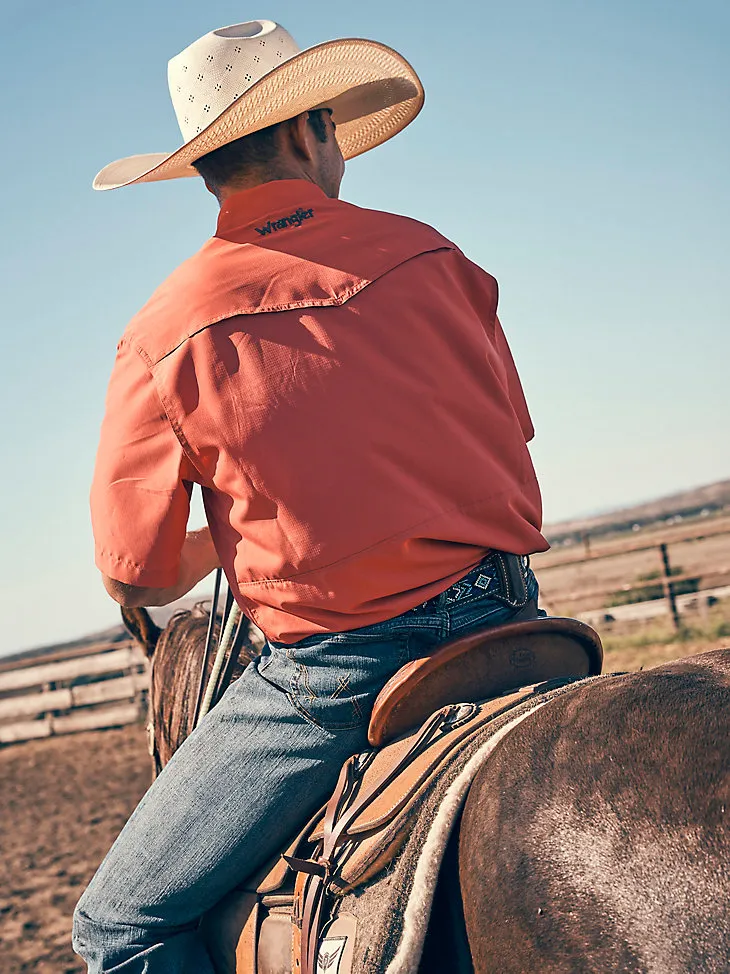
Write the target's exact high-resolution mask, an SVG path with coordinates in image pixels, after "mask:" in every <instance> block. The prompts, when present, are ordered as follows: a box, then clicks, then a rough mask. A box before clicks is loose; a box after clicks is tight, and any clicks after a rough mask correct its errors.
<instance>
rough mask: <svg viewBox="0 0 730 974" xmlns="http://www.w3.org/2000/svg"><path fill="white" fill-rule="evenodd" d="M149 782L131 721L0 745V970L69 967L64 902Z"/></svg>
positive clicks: (48, 973) (55, 972)
mask: <svg viewBox="0 0 730 974" xmlns="http://www.w3.org/2000/svg"><path fill="white" fill-rule="evenodd" d="M149 781H150V766H149V758H148V756H147V747H146V738H145V732H144V729H143V728H142V727H139V726H131V727H126V728H124V729H122V730H108V731H95V732H92V733H87V734H76V735H70V736H68V737H57V738H50V739H47V740H40V741H30V742H29V743H27V744H16V745H13V746H11V747H7V748H4V749H2V750H0V782H1V783H2V787H0V862H2V880H1V881H0V957H1V958H2V960H1V961H0V970H2V972H3V974H20V972H24V974H25V972H27V971H33V972H37V974H76V972H82V971H85V969H86V965H85V964H84V963H83V962H82V961H81V960H80V958H78V957H77V956H76V955H75V954H74V953H73V951H72V950H71V943H70V930H71V916H72V914H73V909H74V906H75V905H76V901H77V900H78V898H79V896H80V895H81V892H82V891H83V889H84V886H85V885H86V883H87V882H88V881H89V879H90V878H91V876H92V875H93V873H94V870H95V869H96V867H97V866H98V865H99V863H100V862H101V860H102V859H103V857H104V855H105V853H106V851H107V849H108V848H109V846H110V845H111V843H112V841H113V840H114V838H115V837H116V835H117V834H118V832H119V831H120V829H121V828H122V826H123V825H124V823H125V821H126V820H127V818H128V816H129V814H130V813H131V811H132V809H133V808H134V807H135V805H136V804H137V802H138V801H139V799H140V797H141V796H142V794H143V793H144V791H145V789H146V788H147V785H148V784H149Z"/></svg>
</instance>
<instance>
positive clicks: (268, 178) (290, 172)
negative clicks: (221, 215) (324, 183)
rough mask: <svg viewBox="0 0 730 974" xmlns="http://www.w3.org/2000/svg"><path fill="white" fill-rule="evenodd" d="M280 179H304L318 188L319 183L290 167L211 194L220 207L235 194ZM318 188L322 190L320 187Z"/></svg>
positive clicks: (307, 174)
mask: <svg viewBox="0 0 730 974" xmlns="http://www.w3.org/2000/svg"><path fill="white" fill-rule="evenodd" d="M282 179H304V180H306V181H307V182H309V183H313V184H314V185H315V186H319V183H318V182H317V180H316V179H314V177H313V176H312V175H311V173H307V172H303V171H302V170H295V169H294V168H293V167H292V169H281V170H270V171H267V172H266V174H263V175H262V174H259V175H256V176H254V175H251V176H245V177H242V178H241V179H237V180H235V182H231V183H227V184H226V185H225V186H221V187H219V188H217V189H216V190H211V192H213V194H214V196H215V197H216V199H217V200H218V203H219V205H220V206H222V205H223V204H224V203H225V201H226V200H227V199H228V198H229V197H230V196H234V195H235V194H236V193H241V192H243V191H244V190H246V189H255V188H256V186H263V185H264V184H265V183H273V182H276V181H278V180H282ZM319 188H320V189H323V187H321V186H319Z"/></svg>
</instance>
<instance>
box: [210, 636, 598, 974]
mask: <svg viewBox="0 0 730 974" xmlns="http://www.w3.org/2000/svg"><path fill="white" fill-rule="evenodd" d="M602 661H603V651H602V648H601V642H600V639H599V637H598V635H597V633H595V632H594V631H593V630H592V629H591V628H590V627H589V626H587V625H584V624H583V623H581V622H578V621H576V620H574V619H562V618H538V619H532V620H530V621H527V622H516V623H511V624H508V625H506V626H500V627H496V628H492V629H487V630H482V631H478V632H475V633H472V634H470V635H468V636H464V637H462V638H460V639H455V640H452V641H451V642H449V643H445V644H444V645H443V646H441V647H439V648H438V649H437V650H436V651H435V652H433V653H432V654H431V655H430V656H428V657H426V658H424V659H419V660H415V661H414V662H412V663H409V664H408V665H407V666H405V667H403V668H402V669H401V670H400V671H399V672H398V673H396V674H395V676H394V677H393V678H392V679H391V680H390V681H389V682H388V683H387V684H386V685H385V687H384V688H383V690H382V691H381V693H380V694H379V696H378V698H377V700H376V703H375V706H374V709H373V713H372V717H371V720H370V725H369V733H368V737H369V741H370V744H371V745H372V748H373V749H372V750H370V751H366V752H365V753H364V754H361V755H356V756H354V757H352V758H349V759H348V761H347V762H345V765H344V766H343V768H342V772H341V774H340V780H339V781H338V784H337V787H336V789H335V792H334V793H333V796H332V798H331V799H330V801H329V802H328V804H327V806H326V807H325V808H324V809H322V810H321V811H320V812H319V813H318V814H317V815H316V816H315V817H314V818H313V819H312V820H311V821H310V822H308V823H307V824H306V826H305V827H304V828H303V829H302V831H301V832H300V833H299V835H298V836H297V837H296V838H295V840H294V841H293V842H292V843H291V844H290V846H289V848H287V849H286V850H285V851H284V853H283V854H281V855H278V856H277V857H276V858H275V859H274V860H273V861H271V862H269V863H268V864H267V866H266V867H265V868H264V869H262V870H261V871H260V872H259V873H258V874H257V875H255V876H251V877H249V878H248V879H247V881H246V882H244V883H242V884H241V886H240V887H239V888H238V890H237V891H234V893H233V894H230V895H229V897H227V899H226V900H224V901H223V902H222V903H221V904H220V905H219V907H217V908H216V911H215V913H214V914H212V915H209V916H208V917H207V918H205V919H204V922H203V928H202V930H203V935H204V936H205V938H206V940H207V943H208V948H209V950H210V952H211V956H212V958H213V960H214V966H215V968H216V970H217V971H221V972H222V971H230V972H234V971H235V972H236V974H282V972H287V974H288V972H292V974H310V972H311V974H313V972H314V971H315V970H316V969H318V968H317V954H316V951H317V942H318V937H319V932H320V930H321V926H322V923H323V916H324V914H322V915H320V912H321V910H323V909H324V907H323V906H320V907H318V908H317V911H316V914H317V915H316V916H313V915H310V914H311V910H310V908H309V906H308V905H307V904H308V903H309V902H310V901H312V899H313V898H314V899H315V900H317V898H318V897H321V896H324V897H325V899H327V898H329V899H327V902H329V903H330V909H331V910H332V913H331V915H332V916H336V914H337V907H336V902H337V900H338V899H340V898H341V897H342V896H343V895H344V894H346V893H347V892H349V891H352V890H356V889H359V888H360V887H362V886H363V885H364V884H366V883H368V882H370V881H371V880H372V879H374V878H375V877H376V876H378V875H379V874H380V873H381V872H382V871H383V869H384V868H385V867H386V866H388V864H389V863H391V862H392V861H393V859H394V857H395V856H396V855H397V853H398V852H399V851H400V850H401V848H402V847H403V845H404V843H405V842H406V841H407V838H408V836H409V835H410V833H411V830H412V828H413V826H414V825H415V822H416V821H417V818H418V814H419V811H420V809H421V807H422V805H423V800H424V797H425V796H426V795H427V794H428V793H429V790H430V789H431V788H433V787H434V784H435V782H436V781H437V779H438V778H439V775H440V774H441V773H443V772H444V771H445V770H446V769H447V768H448V767H449V764H450V762H451V761H453V760H455V759H457V758H458V754H459V751H460V750H462V749H463V748H468V747H469V746H470V742H472V741H474V740H477V737H478V735H479V734H481V733H483V732H484V731H485V730H486V729H487V725H489V724H490V723H491V722H493V721H496V720H499V719H500V718H502V719H509V712H510V711H512V710H513V709H514V708H515V707H518V706H519V705H521V704H525V705H528V706H529V701H530V700H531V699H533V698H537V697H539V696H540V695H541V694H542V693H544V692H545V690H547V689H549V688H550V687H551V686H560V685H562V684H563V683H569V682H571V680H573V679H576V678H581V677H585V676H591V675H597V674H598V673H600V671H601V665H602ZM319 876H322V877H323V878H322V879H320V878H318V877H319ZM312 883H315V884H317V883H319V884H324V886H323V887H322V893H318V894H317V893H316V891H315V894H316V895H314V897H312V894H311V893H310V892H308V890H309V889H310V887H311V884H312ZM324 901H325V900H321V902H322V903H324ZM318 902H319V900H318ZM336 922H338V923H339V922H342V923H345V920H344V919H341V920H338V921H336ZM348 969H349V964H345V966H344V967H343V974H344V972H345V971H346V970H348Z"/></svg>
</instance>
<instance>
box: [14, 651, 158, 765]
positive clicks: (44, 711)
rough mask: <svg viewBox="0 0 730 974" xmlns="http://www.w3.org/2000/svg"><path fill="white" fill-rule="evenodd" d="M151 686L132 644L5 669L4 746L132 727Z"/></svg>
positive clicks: (55, 656)
mask: <svg viewBox="0 0 730 974" xmlns="http://www.w3.org/2000/svg"><path fill="white" fill-rule="evenodd" d="M69 657H70V658H69ZM148 683H149V678H148V674H147V661H146V659H145V657H144V654H143V653H142V651H141V650H140V649H139V648H138V647H137V646H136V645H135V644H133V643H131V642H129V643H106V644H104V643H102V644H98V645H96V646H93V647H82V648H79V649H77V650H75V651H69V656H68V657H66V658H64V657H63V656H62V654H60V653H53V654H49V656H46V657H43V658H41V659H26V660H19V661H10V662H8V663H5V664H2V666H1V667H0V746H2V745H4V744H11V743H15V742H18V741H29V740H33V739H34V738H40V737H52V736H54V735H57V734H72V733H75V732H77V731H85V730H99V729H102V728H106V727H121V726H123V725H124V724H131V723H134V722H135V721H138V720H141V719H143V717H144V714H145V712H146V701H147V690H148Z"/></svg>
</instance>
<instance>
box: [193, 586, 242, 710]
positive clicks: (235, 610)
mask: <svg viewBox="0 0 730 974" xmlns="http://www.w3.org/2000/svg"><path fill="white" fill-rule="evenodd" d="M240 618H241V610H240V608H239V607H238V606H237V605H236V604H235V603H234V605H233V606H232V608H231V611H230V612H229V613H228V618H227V619H226V624H225V628H224V629H223V636H222V637H221V641H220V645H219V646H218V649H217V651H216V654H215V660H214V661H213V669H212V671H211V674H210V679H209V680H208V686H207V687H206V688H205V696H204V697H203V702H202V704H201V705H200V714H199V716H198V720H197V723H196V725H195V726H196V727H197V726H198V724H199V723H200V721H201V720H202V719H203V717H205V715H206V714H207V713H208V711H209V710H210V706H211V703H212V702H213V695H214V694H215V690H216V687H217V686H218V680H219V678H220V675H221V670H222V669H223V663H224V662H225V658H226V653H227V652H228V647H229V646H230V644H231V640H232V639H233V633H234V632H235V631H236V625H237V623H238V620H239V619H240Z"/></svg>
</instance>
